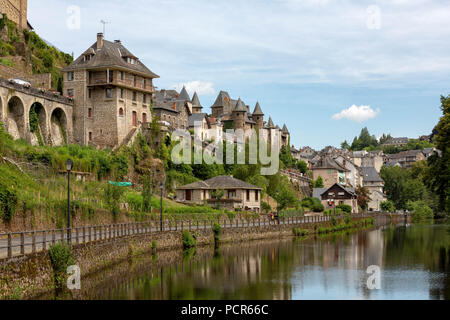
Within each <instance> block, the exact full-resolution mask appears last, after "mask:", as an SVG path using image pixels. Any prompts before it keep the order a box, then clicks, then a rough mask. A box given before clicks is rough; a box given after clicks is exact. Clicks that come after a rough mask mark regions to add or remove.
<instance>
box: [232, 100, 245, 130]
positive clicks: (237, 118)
mask: <svg viewBox="0 0 450 320" xmlns="http://www.w3.org/2000/svg"><path fill="white" fill-rule="evenodd" d="M246 112H247V108H246V107H245V104H244V103H243V102H242V100H241V98H239V100H238V102H237V103H236V108H234V110H233V126H234V129H235V130H238V129H242V130H244V129H245V113H246Z"/></svg>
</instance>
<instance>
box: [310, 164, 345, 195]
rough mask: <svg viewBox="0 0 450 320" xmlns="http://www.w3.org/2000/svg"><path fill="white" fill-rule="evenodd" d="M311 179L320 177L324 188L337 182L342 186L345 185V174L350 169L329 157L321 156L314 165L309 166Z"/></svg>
mask: <svg viewBox="0 0 450 320" xmlns="http://www.w3.org/2000/svg"><path fill="white" fill-rule="evenodd" d="M311 171H312V174H313V179H314V180H317V178H319V176H320V177H322V179H323V185H324V188H330V187H331V186H333V185H334V184H336V183H338V184H341V185H343V186H346V185H347V179H346V174H347V173H348V172H350V170H348V169H346V168H345V167H344V166H342V165H340V164H339V163H337V162H336V161H335V160H334V159H333V158H331V157H322V158H321V159H320V160H319V161H318V162H317V164H316V165H314V166H313V167H312V168H311Z"/></svg>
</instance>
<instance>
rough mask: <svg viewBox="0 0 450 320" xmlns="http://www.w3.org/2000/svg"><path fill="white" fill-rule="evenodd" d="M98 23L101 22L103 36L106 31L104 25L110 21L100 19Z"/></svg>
mask: <svg viewBox="0 0 450 320" xmlns="http://www.w3.org/2000/svg"><path fill="white" fill-rule="evenodd" d="M100 23H101V24H103V36H105V33H106V25H107V24H110V23H111V22H109V21H105V20H100Z"/></svg>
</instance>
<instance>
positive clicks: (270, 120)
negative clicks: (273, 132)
mask: <svg viewBox="0 0 450 320" xmlns="http://www.w3.org/2000/svg"><path fill="white" fill-rule="evenodd" d="M267 127H268V128H274V125H273V120H272V117H269V122H268V123H267Z"/></svg>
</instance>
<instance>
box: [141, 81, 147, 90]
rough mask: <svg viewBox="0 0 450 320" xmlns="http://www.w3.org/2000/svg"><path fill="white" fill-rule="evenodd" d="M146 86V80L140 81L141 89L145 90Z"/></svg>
mask: <svg viewBox="0 0 450 320" xmlns="http://www.w3.org/2000/svg"><path fill="white" fill-rule="evenodd" d="M146 84H147V81H146V79H142V88H143V89H145V86H146Z"/></svg>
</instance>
